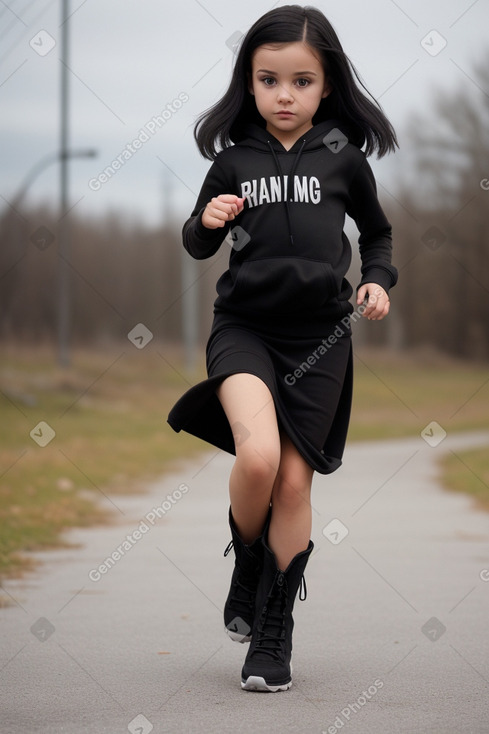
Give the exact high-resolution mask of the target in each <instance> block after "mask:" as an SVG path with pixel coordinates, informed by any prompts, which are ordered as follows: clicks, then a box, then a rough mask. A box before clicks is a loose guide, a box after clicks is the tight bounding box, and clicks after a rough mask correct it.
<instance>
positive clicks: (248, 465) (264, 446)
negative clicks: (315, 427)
mask: <svg viewBox="0 0 489 734" xmlns="http://www.w3.org/2000/svg"><path fill="white" fill-rule="evenodd" d="M217 396H218V398H219V400H220V402H221V404H222V407H223V409H224V412H225V413H226V416H227V418H228V421H229V425H230V426H231V430H232V431H233V435H234V439H235V444H236V461H235V463H234V466H233V469H232V471H231V476H230V480H229V496H230V500H231V511H232V514H233V518H234V522H235V524H236V527H237V530H238V532H239V535H240V537H241V538H242V540H243V542H244V543H247V544H249V543H252V542H253V541H254V540H255V539H256V538H257V537H258V536H259V535H260V533H261V532H262V529H263V525H264V524H265V519H266V516H267V513H268V510H269V507H270V501H271V497H272V490H273V488H274V482H275V479H276V476H277V470H278V467H279V464H280V450H281V449H280V434H279V430H278V425H277V416H276V413H275V405H274V402H273V398H272V395H271V393H270V390H269V389H268V387H267V386H266V385H265V383H264V382H263V381H262V380H260V378H259V377H256V376H255V375H251V374H247V373H239V374H236V375H231V376H230V377H227V378H226V379H225V380H224V381H223V382H222V383H221V385H220V386H219V388H218V390H217Z"/></svg>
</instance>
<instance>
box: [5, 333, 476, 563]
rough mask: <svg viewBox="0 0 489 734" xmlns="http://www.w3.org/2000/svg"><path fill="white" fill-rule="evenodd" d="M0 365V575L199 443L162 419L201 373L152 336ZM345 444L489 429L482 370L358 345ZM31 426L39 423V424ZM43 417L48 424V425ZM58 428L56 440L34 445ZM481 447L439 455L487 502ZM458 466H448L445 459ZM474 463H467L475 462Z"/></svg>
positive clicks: (17, 354)
mask: <svg viewBox="0 0 489 734" xmlns="http://www.w3.org/2000/svg"><path fill="white" fill-rule="evenodd" d="M2 353H3V357H2V362H1V365H0V413H1V422H0V447H1V448H0V525H1V528H2V530H1V535H0V577H5V576H8V575H13V574H15V575H18V574H19V573H21V572H22V571H23V570H25V569H27V568H29V565H30V564H31V563H32V561H30V560H29V558H30V557H29V556H27V557H26V556H25V555H24V553H25V551H32V550H37V549H41V548H49V547H55V546H57V545H58V546H59V545H60V544H62V543H63V542H64V541H63V536H62V532H61V531H62V530H63V529H65V528H68V527H72V526H83V525H90V524H93V523H99V522H109V521H110V518H111V517H112V516H113V512H114V504H116V503H117V495H119V494H120V493H124V492H135V491H143V490H144V486H145V483H146V482H148V481H149V480H150V479H151V478H154V477H155V476H158V475H160V474H162V473H164V472H165V471H167V470H168V469H169V468H170V467H174V466H175V462H178V460H180V459H183V458H184V457H187V456H189V455H196V454H198V452H201V451H205V450H207V449H208V445H207V444H205V443H203V442H201V441H199V440H197V439H194V438H192V437H191V436H188V435H187V434H184V433H181V434H175V433H174V432H173V431H172V430H171V429H170V428H169V426H168V425H167V423H166V417H167V414H168V410H169V408H170V407H171V406H172V405H173V403H174V402H175V400H176V399H177V398H178V397H179V396H180V395H181V394H182V393H183V392H184V391H185V390H186V389H187V388H188V387H189V386H190V384H193V383H194V382H196V381H197V380H198V379H201V378H202V377H204V372H203V363H202V372H201V373H199V374H197V375H193V376H191V377H188V376H185V375H184V373H183V370H182V368H181V366H180V365H181V360H180V357H179V354H178V352H177V351H176V350H175V349H172V348H169V347H166V346H164V345H161V344H160V345H158V344H156V343H154V342H151V343H150V344H149V345H148V346H147V347H145V348H144V349H142V350H138V349H136V348H135V347H133V345H132V344H131V343H128V344H123V345H120V347H117V346H114V347H112V348H110V349H108V348H103V349H98V350H90V351H88V350H76V351H75V352H74V354H73V360H72V366H71V367H70V368H69V369H67V370H61V369H59V368H57V367H55V365H54V355H53V352H52V350H50V349H48V348H38V349H35V348H33V347H29V348H24V349H22V348H19V347H15V348H14V347H6V348H4V349H3V350H2ZM355 373H356V382H355V398H354V405H353V413H352V422H351V431H350V440H363V439H369V440H372V439H380V438H389V437H400V436H417V435H419V434H420V432H421V431H422V429H423V428H424V427H425V426H426V425H427V424H428V423H430V422H431V421H437V422H438V423H439V424H440V425H441V426H442V427H443V428H444V429H445V431H447V433H448V432H450V431H452V432H453V431H464V430H473V429H487V427H488V420H487V416H488V415H489V376H488V372H487V368H486V366H480V365H471V364H466V363H460V362H455V361H447V360H445V359H442V358H440V357H439V356H436V355H430V354H427V353H425V354H421V353H417V354H411V355H402V356H401V355H398V354H389V353H381V352H362V351H360V352H358V354H356V357H355ZM39 424H41V425H40V426H39ZM44 424H47V426H45V425H44ZM50 431H54V432H55V436H54V438H53V439H52V440H51V441H50V442H49V443H47V445H45V446H42V445H40V444H42V443H43V442H45V441H47V439H48V438H49V437H50V435H51V434H50ZM487 453H489V452H484V451H479V452H470V456H467V457H466V459H465V458H464V457H463V456H462V455H459V456H460V457H461V458H462V459H463V460H464V461H466V463H465V464H462V463H461V461H460V459H458V460H457V461H458V465H457V461H456V460H455V458H454V457H450V458H449V459H446V460H445V461H444V464H443V469H444V471H445V475H446V478H447V479H446V483H447V485H448V486H450V488H452V489H457V490H462V491H470V492H471V493H472V494H474V495H477V496H478V499H479V501H480V502H481V503H484V502H486V505H485V506H486V507H489V489H488V484H489V460H488V458H487V456H486V454H487ZM453 462H455V463H453ZM472 467H474V468H472Z"/></svg>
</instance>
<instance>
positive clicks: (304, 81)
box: [297, 79, 309, 87]
mask: <svg viewBox="0 0 489 734" xmlns="http://www.w3.org/2000/svg"><path fill="white" fill-rule="evenodd" d="M308 84H309V79H298V80H297V86H298V87H307V86H308Z"/></svg>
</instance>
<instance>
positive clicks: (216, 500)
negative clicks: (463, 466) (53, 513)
mask: <svg viewBox="0 0 489 734" xmlns="http://www.w3.org/2000/svg"><path fill="white" fill-rule="evenodd" d="M435 429H436V427H435ZM425 438H426V439H427V440H428V441H429V442H430V443H432V444H435V443H436V442H437V434H436V430H435V433H434V437H433V435H432V436H430V435H429V432H428V435H427V436H426V437H425ZM487 443H489V435H487V434H486V435H484V436H483V435H481V434H477V435H472V436H469V435H467V436H458V437H457V436H448V437H446V438H445V439H444V440H443V441H442V442H441V443H440V444H439V445H437V446H434V445H433V446H430V445H429V443H427V442H426V441H425V440H423V438H422V437H419V438H417V439H411V440H402V441H397V440H396V441H388V442H382V443H372V444H351V445H350V446H349V447H348V449H347V452H346V455H345V460H344V466H343V467H342V468H341V469H340V470H339V471H338V472H336V473H335V474H334V475H332V476H329V477H325V476H319V475H316V476H315V479H314V485H313V487H314V488H313V505H314V527H313V540H314V542H315V551H314V554H313V556H312V558H311V560H310V562H309V565H308V567H307V569H306V578H307V588H308V598H307V600H306V601H305V602H299V601H297V602H296V607H295V614H294V616H295V621H296V626H295V633H294V656H293V659H294V679H293V680H294V682H293V686H292V688H291V690H290V691H288V692H286V693H277V694H263V693H262V694H260V693H250V692H245V691H242V690H241V689H240V671H241V665H242V662H243V659H244V655H245V653H246V647H245V645H240V644H237V643H233V642H231V641H230V640H229V639H228V638H227V636H226V635H225V634H224V631H223V628H222V617H221V609H222V604H223V601H224V598H225V596H226V593H227V588H228V582H229V578H230V574H231V571H232V565H233V561H232V555H230V556H228V557H227V558H224V557H223V551H224V548H225V546H226V545H227V543H228V540H229V532H228V528H227V510H228V501H227V478H228V475H229V471H230V468H231V466H232V461H233V459H232V457H230V456H228V455H226V454H224V453H222V452H211V453H206V454H204V455H202V456H201V457H200V458H199V459H197V460H194V461H192V462H190V463H188V464H182V466H181V468H179V469H178V470H177V471H175V472H174V473H173V474H171V475H168V476H166V477H165V478H164V479H162V480H161V481H158V482H155V483H154V484H153V485H151V486H150V487H148V488H147V492H146V493H145V494H140V495H138V496H133V497H115V496H114V497H111V500H112V501H113V502H114V503H115V505H116V506H117V508H118V509H114V522H113V524H112V525H111V526H109V527H98V528H92V529H89V530H80V531H75V532H70V533H69V534H68V535H67V536H66V537H67V539H68V540H69V541H70V542H71V543H74V544H78V545H77V546H76V547H70V548H67V549H62V550H59V551H55V552H48V553H43V554H40V555H38V557H39V558H41V559H42V561H43V565H42V566H41V567H40V568H39V570H38V571H37V572H36V573H34V574H32V575H29V576H28V577H26V578H24V579H23V580H19V581H10V582H8V583H6V584H5V587H4V590H3V591H2V592H1V593H2V596H3V597H4V598H5V599H7V598H10V601H11V606H10V607H8V608H5V609H2V610H0V634H1V657H0V668H1V670H0V703H1V718H0V730H1V731H2V732H8V733H9V734H17V733H18V734H34V733H37V732H39V733H41V732H42V733H43V734H61V733H64V734H82V732H83V734H92V733H93V734H102V733H103V732H109V733H110V734H117V733H119V732H120V733H121V734H122V733H123V732H128V731H129V732H131V733H133V734H149V732H151V731H153V732H155V734H156V733H159V732H165V733H166V732H168V733H171V734H180V733H182V734H184V733H185V734H187V732H188V733H189V734H190V733H192V734H194V733H195V732H199V733H200V732H206V733H209V734H214V733H216V734H217V733H218V732H219V733H220V734H221V733H224V734H226V733H228V732H229V734H231V733H232V734H260V733H261V732H263V733H265V732H266V733H267V734H288V733H292V732H298V733H304V732H307V733H309V732H311V734H321V733H322V732H324V733H327V734H336V732H340V731H341V732H343V733H344V734H346V733H347V734H351V733H358V734H370V733H372V734H374V733H375V734H384V733H385V734H390V733H391V732H396V734H404V733H406V734H415V733H417V732H423V734H428V733H432V734H455V733H456V732H457V733H458V732H464V734H476V733H477V734H478V733H481V734H482V732H489V703H488V701H489V695H488V694H489V635H488V620H489V552H488V551H489V543H488V541H489V513H484V512H481V511H480V510H478V509H477V508H475V507H474V505H473V504H472V502H471V500H469V499H468V498H466V497H465V496H463V495H458V494H453V493H449V492H446V491H444V490H443V489H441V488H440V486H439V483H438V480H437V468H436V463H437V461H438V459H439V458H440V457H441V456H442V454H443V452H444V451H454V452H455V453H457V451H459V450H460V449H462V448H465V447H468V446H472V445H480V444H485V445H487ZM467 471H469V469H467ZM102 500H103V501H104V502H105V501H106V500H104V499H103V498H102ZM108 558H110V560H109V562H108V563H107V562H106V559H108ZM114 559H115V560H114Z"/></svg>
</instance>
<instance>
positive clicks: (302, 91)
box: [249, 41, 331, 149]
mask: <svg viewBox="0 0 489 734" xmlns="http://www.w3.org/2000/svg"><path fill="white" fill-rule="evenodd" d="M249 91H250V92H251V94H253V95H254V97H255V102H256V107H257V109H258V112H259V113H260V115H261V116H262V117H263V119H264V120H265V122H266V129H267V130H268V132H270V133H271V134H272V135H273V136H274V137H276V138H277V140H279V141H280V142H281V143H282V145H283V146H284V147H285V148H287V149H288V148H291V147H292V146H293V144H294V143H295V141H296V140H298V138H300V137H301V135H303V134H304V133H306V132H307V131H308V130H310V129H311V128H312V126H313V125H312V118H313V117H314V115H315V114H316V111H317V109H318V107H319V104H320V102H321V99H323V98H324V97H327V96H328V94H329V93H330V91H331V88H330V85H329V83H328V81H327V79H326V77H325V74H324V70H323V67H322V64H321V62H320V60H319V59H318V57H317V56H316V54H315V53H314V52H313V50H312V49H311V47H310V46H308V45H306V44H305V43H302V42H301V41H297V42H296V43H287V44H273V45H272V44H271V45H264V46H259V47H258V48H257V49H256V51H255V52H254V54H253V58H252V64H251V76H250V80H249Z"/></svg>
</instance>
